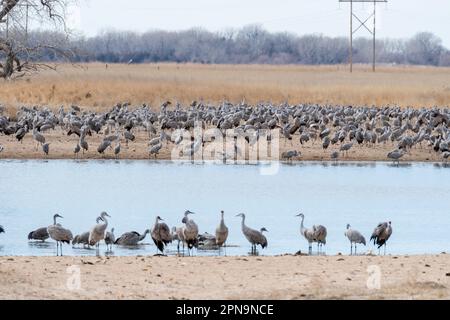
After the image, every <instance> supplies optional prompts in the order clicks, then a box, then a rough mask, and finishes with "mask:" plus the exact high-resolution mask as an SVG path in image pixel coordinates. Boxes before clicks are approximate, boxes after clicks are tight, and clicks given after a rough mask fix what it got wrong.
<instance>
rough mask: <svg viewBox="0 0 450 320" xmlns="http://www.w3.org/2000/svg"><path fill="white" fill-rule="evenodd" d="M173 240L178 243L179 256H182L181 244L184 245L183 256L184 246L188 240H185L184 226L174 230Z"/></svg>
mask: <svg viewBox="0 0 450 320" xmlns="http://www.w3.org/2000/svg"><path fill="white" fill-rule="evenodd" d="M172 239H173V240H174V241H178V243H177V252H178V254H180V243H181V244H182V245H183V255H184V245H185V243H186V240H185V239H184V226H183V227H173V228H172Z"/></svg>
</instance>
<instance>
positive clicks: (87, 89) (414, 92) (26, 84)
mask: <svg viewBox="0 0 450 320" xmlns="http://www.w3.org/2000/svg"><path fill="white" fill-rule="evenodd" d="M244 98H245V99H246V101H248V102H250V103H257V102H260V101H264V102H273V103H281V102H285V101H288V102H289V103H302V102H303V103H306V102H311V103H321V104H325V103H329V104H352V105H361V104H367V105H372V104H374V105H386V104H399V105H401V106H415V107H422V106H428V107H431V106H434V105H438V106H447V105H450V68H433V67H400V66H398V67H391V66H380V67H379V69H378V72H376V73H375V74H374V73H372V72H371V71H370V68H369V67H368V66H357V67H356V68H355V72H354V73H353V74H350V73H349V72H348V68H347V66H344V65H339V66H320V67H311V66H293V65H289V66H269V65H198V64H144V65H122V64H110V65H109V66H108V68H106V67H105V65H104V64H98V63H97V64H84V65H78V66H72V65H60V66H59V67H58V68H57V71H56V72H55V71H51V70H48V71H44V72H42V73H41V74H38V75H34V76H33V77H30V78H25V79H20V80H17V81H10V82H2V83H1V85H0V103H1V104H3V105H6V106H7V107H8V109H9V111H10V112H11V113H13V112H14V110H15V109H16V108H17V107H20V106H21V105H24V104H25V105H49V106H52V107H58V106H60V105H62V104H64V105H70V104H76V105H79V106H84V107H86V108H87V109H91V110H96V111H98V110H100V109H104V108H109V107H110V106H112V105H113V104H115V103H117V102H119V101H129V102H131V103H133V104H141V103H150V104H151V105H152V106H159V104H160V103H161V102H163V101H165V100H171V101H179V102H181V103H183V104H186V103H190V102H191V101H192V100H203V101H204V102H212V103H217V102H220V101H222V100H224V99H225V100H229V101H232V102H239V101H241V100H242V99H244Z"/></svg>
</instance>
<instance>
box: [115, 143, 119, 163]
mask: <svg viewBox="0 0 450 320" xmlns="http://www.w3.org/2000/svg"><path fill="white" fill-rule="evenodd" d="M119 153H120V142H119V143H118V144H117V145H116V147H115V148H114V155H115V157H116V159H118V158H119Z"/></svg>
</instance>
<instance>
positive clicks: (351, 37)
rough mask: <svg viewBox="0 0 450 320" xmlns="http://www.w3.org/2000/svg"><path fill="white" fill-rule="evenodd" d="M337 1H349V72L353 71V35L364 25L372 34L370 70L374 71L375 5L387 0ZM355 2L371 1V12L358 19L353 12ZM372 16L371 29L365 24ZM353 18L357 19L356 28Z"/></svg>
mask: <svg viewBox="0 0 450 320" xmlns="http://www.w3.org/2000/svg"><path fill="white" fill-rule="evenodd" d="M339 2H350V49H349V57H348V60H349V64H350V72H353V35H354V34H355V33H356V32H357V31H358V30H359V29H360V28H361V27H364V28H365V29H366V30H367V31H368V32H369V33H370V34H371V35H372V38H373V40H372V42H373V43H372V71H373V72H375V63H376V55H375V52H376V51H375V45H376V37H375V34H376V24H375V22H376V7H377V3H379V2H384V3H387V0H339ZM355 2H365V3H373V12H372V14H371V15H370V16H369V17H368V18H367V19H365V20H364V21H363V20H362V19H360V18H359V17H358V16H357V15H356V14H355V13H354V12H353V3H355ZM371 18H373V28H372V30H371V29H369V27H368V26H367V25H366V23H367V22H368V21H369V20H370V19H371ZM353 19H356V20H358V22H359V25H358V27H357V28H356V29H354V28H353Z"/></svg>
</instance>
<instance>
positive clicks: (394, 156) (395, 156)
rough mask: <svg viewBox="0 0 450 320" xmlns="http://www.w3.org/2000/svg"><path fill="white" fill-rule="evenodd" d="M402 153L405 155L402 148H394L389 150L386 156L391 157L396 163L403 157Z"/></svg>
mask: <svg viewBox="0 0 450 320" xmlns="http://www.w3.org/2000/svg"><path fill="white" fill-rule="evenodd" d="M404 155H405V152H404V151H403V149H400V150H399V149H396V150H393V151H391V152H389V153H388V154H387V157H388V158H389V159H392V160H393V161H394V163H396V162H397V164H399V163H400V158H401V157H403V156H404Z"/></svg>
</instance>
